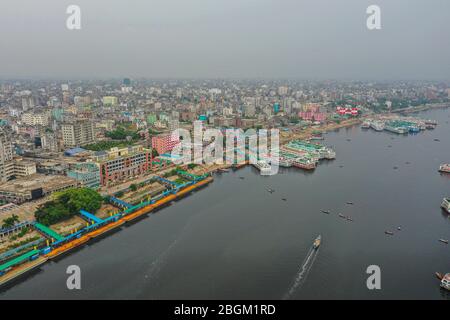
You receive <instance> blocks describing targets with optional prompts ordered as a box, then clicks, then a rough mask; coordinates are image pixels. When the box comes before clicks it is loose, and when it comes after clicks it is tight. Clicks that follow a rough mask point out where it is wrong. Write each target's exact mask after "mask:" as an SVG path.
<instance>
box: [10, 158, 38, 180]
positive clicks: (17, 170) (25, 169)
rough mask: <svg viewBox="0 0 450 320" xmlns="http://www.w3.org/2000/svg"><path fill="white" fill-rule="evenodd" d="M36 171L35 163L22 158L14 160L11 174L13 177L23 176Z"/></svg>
mask: <svg viewBox="0 0 450 320" xmlns="http://www.w3.org/2000/svg"><path fill="white" fill-rule="evenodd" d="M35 173H36V163H34V162H31V161H25V160H22V159H17V160H14V165H13V171H12V175H13V176H14V177H16V178H17V177H25V176H30V175H32V174H35Z"/></svg>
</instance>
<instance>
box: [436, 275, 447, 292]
mask: <svg viewBox="0 0 450 320" xmlns="http://www.w3.org/2000/svg"><path fill="white" fill-rule="evenodd" d="M436 277H437V278H438V279H439V280H441V283H440V286H441V288H443V289H445V290H449V291H450V273H447V274H445V275H442V274H440V273H439V272H436Z"/></svg>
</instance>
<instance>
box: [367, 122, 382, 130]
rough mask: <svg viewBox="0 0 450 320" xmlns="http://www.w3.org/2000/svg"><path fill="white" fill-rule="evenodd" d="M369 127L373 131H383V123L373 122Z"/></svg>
mask: <svg viewBox="0 0 450 320" xmlns="http://www.w3.org/2000/svg"><path fill="white" fill-rule="evenodd" d="M370 127H371V128H372V129H373V130H375V131H383V130H384V123H383V122H381V121H374V122H372V123H371V124H370Z"/></svg>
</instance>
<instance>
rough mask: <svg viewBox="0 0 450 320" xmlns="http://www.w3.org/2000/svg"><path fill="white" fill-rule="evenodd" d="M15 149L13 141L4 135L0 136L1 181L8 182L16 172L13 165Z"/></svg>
mask: <svg viewBox="0 0 450 320" xmlns="http://www.w3.org/2000/svg"><path fill="white" fill-rule="evenodd" d="M13 154H14V153H13V147H12V144H11V140H9V139H8V137H7V136H6V135H4V134H1V135H0V181H7V180H8V179H9V178H10V177H11V175H12V171H13V170H14V166H13V164H12V160H13Z"/></svg>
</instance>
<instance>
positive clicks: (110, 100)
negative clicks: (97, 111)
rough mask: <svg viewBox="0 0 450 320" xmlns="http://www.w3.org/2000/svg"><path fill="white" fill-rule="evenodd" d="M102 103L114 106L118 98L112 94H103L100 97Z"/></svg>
mask: <svg viewBox="0 0 450 320" xmlns="http://www.w3.org/2000/svg"><path fill="white" fill-rule="evenodd" d="M102 103H103V105H105V106H115V105H117V104H118V103H119V99H118V98H117V97H114V96H105V97H103V98H102Z"/></svg>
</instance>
